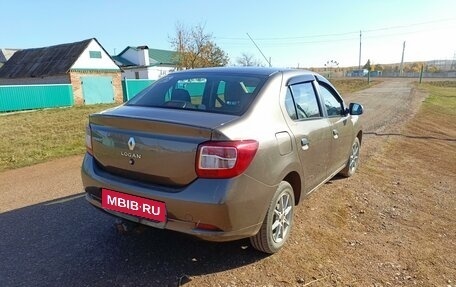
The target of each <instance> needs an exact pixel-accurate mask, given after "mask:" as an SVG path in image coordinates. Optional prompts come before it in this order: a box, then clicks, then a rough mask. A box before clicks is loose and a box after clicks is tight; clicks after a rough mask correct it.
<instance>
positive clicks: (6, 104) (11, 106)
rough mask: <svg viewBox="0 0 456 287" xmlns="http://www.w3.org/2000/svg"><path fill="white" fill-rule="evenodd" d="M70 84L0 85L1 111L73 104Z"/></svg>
mask: <svg viewBox="0 0 456 287" xmlns="http://www.w3.org/2000/svg"><path fill="white" fill-rule="evenodd" d="M73 105H74V99H73V90H72V87H71V85H69V84H57V85H14V86H0V112H13V111H21V110H32V109H43V108H56V107H66V106H73Z"/></svg>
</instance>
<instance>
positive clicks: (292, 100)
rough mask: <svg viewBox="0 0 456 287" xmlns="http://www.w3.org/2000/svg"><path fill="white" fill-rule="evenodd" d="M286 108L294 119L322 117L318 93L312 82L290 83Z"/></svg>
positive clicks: (286, 97)
mask: <svg viewBox="0 0 456 287" xmlns="http://www.w3.org/2000/svg"><path fill="white" fill-rule="evenodd" d="M285 108H286V110H287V113H288V115H289V116H290V118H291V119H293V120H300V119H309V118H319V117H321V111H320V106H319V104H318V100H317V95H316V93H315V89H314V87H313V85H312V83H311V82H307V83H299V84H294V85H290V86H289V87H288V90H287V94H286V96H285Z"/></svg>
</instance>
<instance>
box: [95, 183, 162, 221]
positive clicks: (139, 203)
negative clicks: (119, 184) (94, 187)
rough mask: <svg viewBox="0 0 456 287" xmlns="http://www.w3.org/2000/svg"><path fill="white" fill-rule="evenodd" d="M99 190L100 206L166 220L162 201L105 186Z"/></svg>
mask: <svg viewBox="0 0 456 287" xmlns="http://www.w3.org/2000/svg"><path fill="white" fill-rule="evenodd" d="M101 192H102V199H101V206H102V207H103V208H106V209H109V210H113V211H118V212H122V213H126V214H130V215H134V216H138V217H143V218H147V219H150V220H153V221H158V222H164V221H165V220H166V205H165V203H164V202H161V201H156V200H152V199H147V198H142V197H139V196H134V195H130V194H125V193H121V192H117V191H113V190H109V189H105V188H103V189H101Z"/></svg>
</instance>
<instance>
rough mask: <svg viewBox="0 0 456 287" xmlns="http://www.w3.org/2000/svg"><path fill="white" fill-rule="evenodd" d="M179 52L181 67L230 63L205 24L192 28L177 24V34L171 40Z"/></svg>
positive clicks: (215, 65)
mask: <svg viewBox="0 0 456 287" xmlns="http://www.w3.org/2000/svg"><path fill="white" fill-rule="evenodd" d="M170 42H171V45H172V46H173V47H174V49H175V50H176V52H177V57H178V59H177V62H178V68H179V69H193V68H202V67H219V66H225V65H226V64H228V61H229V58H228V55H227V54H226V53H225V52H224V51H223V50H222V49H221V48H220V47H218V46H217V44H215V42H214V41H213V37H212V34H209V33H206V32H205V31H204V26H202V25H201V24H200V25H197V26H195V27H193V28H192V29H190V30H189V29H188V28H186V27H185V26H184V25H182V24H181V23H177V24H176V35H175V36H174V38H172V39H171V40H170Z"/></svg>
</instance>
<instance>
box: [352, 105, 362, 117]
mask: <svg viewBox="0 0 456 287" xmlns="http://www.w3.org/2000/svg"><path fill="white" fill-rule="evenodd" d="M348 112H349V113H350V115H352V116H359V115H362V114H363V112H364V109H363V106H362V105H361V104H358V103H350V105H349V107H348Z"/></svg>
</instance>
